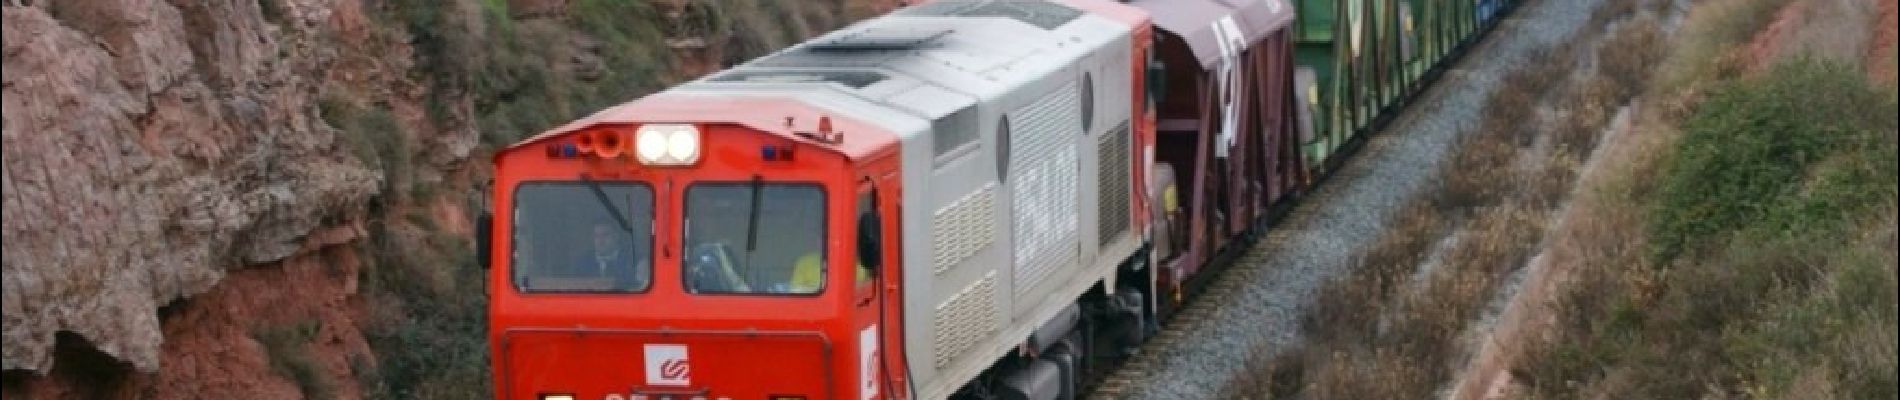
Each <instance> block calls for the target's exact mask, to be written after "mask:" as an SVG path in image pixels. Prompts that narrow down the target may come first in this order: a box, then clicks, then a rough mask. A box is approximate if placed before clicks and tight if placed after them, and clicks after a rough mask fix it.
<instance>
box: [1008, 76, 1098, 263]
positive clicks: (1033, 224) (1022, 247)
mask: <svg viewBox="0 0 1900 400" xmlns="http://www.w3.org/2000/svg"><path fill="white" fill-rule="evenodd" d="M1077 97H1078V96H1077V93H1076V85H1075V84H1073V83H1071V84H1069V85H1065V86H1063V87H1062V88H1061V89H1058V90H1056V91H1055V92H1053V93H1050V94H1049V95H1048V96H1045V97H1043V98H1042V99H1039V100H1037V101H1036V102H1035V103H1031V104H1030V105H1029V106H1027V107H1023V108H1022V109H1021V110H1019V111H1017V112H1016V113H1013V114H1011V116H1010V120H1011V125H1012V126H1011V129H1010V131H1011V133H1010V139H1009V140H1010V152H1009V178H1008V182H1009V189H1010V196H1011V197H1010V200H1011V207H1012V210H1011V217H1012V219H1011V222H1012V229H1013V231H1012V233H1013V234H1014V235H1015V248H1014V254H1013V257H1012V259H1013V261H1014V265H1015V269H1014V270H1013V271H1014V274H1013V276H1012V278H1013V280H1012V281H1011V285H1012V287H1014V288H1015V292H1016V294H1017V295H1021V294H1022V293H1023V292H1025V291H1028V290H1031V289H1033V288H1035V287H1036V285H1037V284H1038V283H1041V281H1042V280H1043V279H1044V278H1046V277H1048V276H1049V273H1050V272H1053V271H1054V269H1055V268H1058V267H1060V266H1063V265H1069V264H1071V263H1072V262H1073V260H1074V259H1075V257H1076V254H1077V250H1078V249H1079V247H1077V246H1078V243H1077V239H1076V229H1077V228H1076V226H1077V219H1078V218H1076V215H1077V214H1078V213H1079V212H1080V211H1079V210H1076V209H1075V208H1076V191H1077V189H1076V174H1077V172H1078V171H1077V168H1078V167H1077V163H1078V160H1077V156H1076V146H1075V142H1074V140H1075V138H1077V137H1080V135H1081V134H1082V125H1081V109H1080V105H1079V104H1077V103H1076V101H1077Z"/></svg>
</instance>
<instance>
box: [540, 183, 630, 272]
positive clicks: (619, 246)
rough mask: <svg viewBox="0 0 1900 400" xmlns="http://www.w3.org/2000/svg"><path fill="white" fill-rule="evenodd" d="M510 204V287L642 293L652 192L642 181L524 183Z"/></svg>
mask: <svg viewBox="0 0 1900 400" xmlns="http://www.w3.org/2000/svg"><path fill="white" fill-rule="evenodd" d="M514 207H515V209H514V233H513V235H514V246H513V247H514V256H513V258H512V260H513V267H512V268H513V270H512V272H513V280H514V283H515V287H516V288H518V289H520V290H522V291H526V292H640V291H645V290H646V289H647V287H648V286H650V284H651V283H652V282H651V281H652V273H653V272H652V271H653V269H652V267H651V265H652V264H651V263H650V260H651V259H652V257H650V255H651V254H653V252H652V251H650V250H651V249H652V242H653V241H652V234H653V227H652V226H653V191H652V189H650V188H648V187H647V186H646V185H641V184H630V183H622V182H611V183H610V182H560V183H554V182H534V183H525V184H522V185H521V186H520V188H518V189H516V190H515V198H514ZM609 207H611V208H609Z"/></svg>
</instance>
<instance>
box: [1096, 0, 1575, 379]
mask: <svg viewBox="0 0 1900 400" xmlns="http://www.w3.org/2000/svg"><path fill="white" fill-rule="evenodd" d="M1600 3H1601V2H1600V1H1596V0H1575V1H1572V0H1564V1H1532V2H1529V3H1526V4H1524V5H1522V6H1521V7H1519V8H1520V9H1519V10H1513V11H1512V13H1511V14H1510V15H1507V16H1506V17H1505V18H1502V19H1501V20H1500V21H1499V23H1497V24H1494V25H1492V26H1489V27H1485V30H1486V32H1485V33H1484V34H1483V35H1484V36H1483V37H1482V38H1480V40H1477V41H1474V42H1472V43H1471V44H1470V45H1469V46H1467V48H1461V49H1458V50H1457V52H1458V53H1459V54H1458V55H1457V56H1456V57H1458V59H1457V60H1456V61H1454V62H1452V63H1448V64H1446V68H1443V69H1441V70H1438V71H1433V72H1431V73H1429V74H1427V75H1426V77H1425V78H1424V79H1425V83H1426V84H1425V85H1423V86H1421V89H1420V90H1417V91H1415V92H1413V93H1411V94H1408V95H1407V96H1408V99H1406V101H1403V102H1399V103H1397V104H1399V106H1395V107H1392V108H1389V109H1387V110H1383V111H1382V112H1381V113H1380V115H1379V117H1378V118H1379V119H1378V120H1377V121H1376V122H1375V123H1374V124H1372V128H1371V132H1362V133H1361V134H1360V135H1357V136H1356V138H1355V139H1354V140H1353V141H1352V142H1351V143H1348V144H1347V145H1346V147H1345V148H1344V149H1343V150H1342V151H1343V152H1344V154H1345V155H1346V156H1344V157H1334V158H1333V159H1334V160H1339V161H1340V162H1338V163H1335V164H1334V165H1329V166H1328V168H1327V172H1326V173H1325V174H1323V175H1321V176H1320V177H1318V178H1317V179H1318V180H1319V182H1315V185H1313V189H1312V190H1310V191H1308V192H1307V193H1303V194H1301V195H1300V196H1298V197H1296V198H1294V199H1292V200H1290V201H1287V202H1283V203H1282V204H1281V205H1280V206H1278V207H1276V209H1275V210H1274V212H1271V213H1268V215H1267V216H1265V217H1264V218H1262V219H1261V220H1260V221H1257V222H1256V223H1255V225H1254V227H1253V228H1252V230H1251V231H1250V233H1249V234H1248V235H1247V236H1246V237H1243V238H1242V240H1240V241H1238V242H1236V243H1235V244H1234V245H1232V246H1229V248H1228V249H1226V250H1224V252H1225V254H1221V255H1220V256H1219V257H1218V258H1217V259H1216V261H1215V263H1214V264H1212V265H1211V267H1212V268H1215V271H1214V272H1213V273H1208V274H1202V277H1203V278H1202V279H1200V280H1198V281H1193V282H1189V283H1188V284H1189V285H1194V286H1198V287H1199V288H1200V289H1202V290H1195V291H1190V293H1195V294H1194V295H1192V296H1190V297H1189V298H1188V299H1186V303H1187V304H1186V305H1185V306H1183V309H1182V310H1181V311H1180V312H1179V313H1177V314H1175V315H1174V316H1173V317H1171V318H1170V319H1169V320H1167V321H1164V324H1163V325H1162V328H1161V331H1160V332H1159V333H1158V334H1156V336H1154V337H1152V338H1150V339H1149V340H1148V341H1147V342H1146V343H1144V344H1143V345H1142V347H1141V348H1140V350H1139V351H1137V352H1136V353H1135V354H1134V355H1133V356H1131V357H1130V358H1129V359H1126V360H1124V361H1123V362H1122V364H1121V365H1120V366H1119V367H1117V368H1115V369H1114V371H1113V372H1110V373H1108V375H1107V376H1104V377H1101V378H1100V381H1098V382H1096V383H1095V384H1094V385H1091V388H1090V389H1091V390H1090V391H1089V393H1090V394H1089V397H1090V398H1100V399H1122V398H1208V397H1214V396H1218V395H1220V394H1222V393H1224V392H1226V387H1225V386H1226V385H1227V384H1228V382H1229V381H1231V380H1232V379H1233V378H1235V377H1236V374H1237V373H1239V372H1241V371H1243V368H1244V364H1245V362H1246V361H1247V360H1248V359H1249V358H1250V357H1252V354H1251V353H1252V352H1253V351H1254V350H1255V349H1256V348H1260V347H1261V346H1260V345H1261V344H1263V343H1264V344H1267V345H1268V347H1270V348H1271V349H1270V350H1269V351H1278V350H1277V349H1280V348H1287V347H1294V346H1298V345H1299V341H1300V338H1299V335H1300V334H1299V332H1298V329H1299V326H1298V322H1299V320H1300V319H1302V318H1303V316H1304V315H1305V313H1304V312H1303V311H1304V310H1305V309H1307V306H1308V303H1307V302H1308V301H1310V297H1311V296H1310V295H1311V294H1312V293H1315V292H1316V291H1317V288H1318V286H1319V284H1320V283H1323V282H1325V281H1326V280H1327V279H1329V278H1330V277H1332V276H1337V275H1338V274H1340V273H1341V272H1342V271H1343V270H1344V269H1346V268H1349V267H1350V262H1349V261H1350V258H1351V257H1353V256H1354V255H1356V254H1357V251H1356V247H1357V245H1359V244H1360V243H1364V242H1365V241H1369V240H1371V238H1372V237H1375V236H1376V235H1377V233H1378V232H1380V231H1382V230H1383V229H1382V228H1383V225H1384V220H1385V219H1386V216H1387V215H1389V214H1390V213H1391V212H1393V211H1395V210H1396V209H1397V208H1398V205H1399V204H1400V203H1402V202H1403V200H1404V199H1406V198H1409V197H1411V194H1412V193H1413V192H1414V191H1415V190H1416V189H1417V188H1419V187H1422V186H1423V185H1424V182H1423V181H1424V180H1425V179H1426V178H1427V174H1425V173H1423V172H1424V171H1435V170H1436V169H1437V164H1438V162H1439V161H1440V160H1442V158H1443V157H1442V156H1443V155H1444V154H1447V153H1448V149H1449V148H1450V147H1451V145H1452V144H1453V143H1456V142H1457V139H1458V138H1460V137H1462V136H1463V131H1464V130H1465V129H1464V125H1465V124H1464V122H1463V121H1473V120H1476V118H1474V116H1475V115H1477V114H1478V113H1479V112H1481V108H1482V104H1483V99H1484V98H1486V97H1489V93H1490V92H1491V89H1492V88H1493V86H1494V84H1495V81H1496V77H1498V76H1501V75H1503V74H1502V71H1508V70H1509V69H1513V68H1517V67H1518V66H1520V65H1523V64H1524V63H1526V62H1536V61H1538V60H1531V59H1529V58H1532V57H1535V54H1536V51H1535V50H1537V49H1539V48H1544V47H1550V46H1551V45H1552V44H1554V43H1556V42H1557V41H1560V40H1562V39H1564V38H1568V37H1570V36H1572V35H1574V34H1575V33H1576V31H1577V28H1578V27H1580V26H1581V25H1582V23H1583V22H1584V21H1585V20H1587V15H1589V14H1590V12H1589V11H1590V10H1591V9H1594V8H1595V7H1596V6H1597V5H1599V4H1600ZM1440 78H1445V79H1443V80H1441V79H1440ZM1362 151H1364V152H1365V153H1366V154H1360V153H1361V152H1362ZM1242 318H1245V320H1243V319H1242ZM1256 322H1257V323H1256ZM1247 328H1255V329H1251V332H1250V333H1251V335H1250V336H1251V337H1238V338H1237V337H1233V336H1249V335H1246V334H1245V333H1247V332H1246V331H1250V329H1247ZM1223 330H1224V331H1223ZM1215 342H1219V343H1215Z"/></svg>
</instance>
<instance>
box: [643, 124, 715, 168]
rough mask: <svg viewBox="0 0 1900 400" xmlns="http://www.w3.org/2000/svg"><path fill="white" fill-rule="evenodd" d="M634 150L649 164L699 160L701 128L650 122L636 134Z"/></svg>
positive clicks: (677, 163)
mask: <svg viewBox="0 0 1900 400" xmlns="http://www.w3.org/2000/svg"><path fill="white" fill-rule="evenodd" d="M635 136H636V139H634V140H635V141H636V143H635V147H637V148H635V149H634V152H635V153H637V154H639V156H640V163H642V164H647V165H686V164H692V163H694V162H697V161H699V128H697V127H694V126H692V125H681V124H649V125H642V126H640V130H639V131H638V133H636V134H635Z"/></svg>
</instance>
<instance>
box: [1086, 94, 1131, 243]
mask: <svg viewBox="0 0 1900 400" xmlns="http://www.w3.org/2000/svg"><path fill="white" fill-rule="evenodd" d="M1098 146H1099V147H1098V148H1099V150H1098V151H1097V152H1096V157H1097V158H1096V160H1099V161H1100V162H1099V163H1098V165H1099V168H1098V169H1097V171H1096V172H1097V174H1096V176H1098V177H1100V179H1099V180H1098V181H1096V185H1095V187H1096V189H1097V190H1100V193H1099V196H1097V197H1096V199H1098V201H1100V202H1101V204H1100V205H1099V206H1098V207H1096V209H1097V210H1099V211H1100V213H1101V214H1099V218H1098V219H1096V221H1098V222H1097V227H1098V228H1100V230H1099V231H1098V232H1097V233H1098V234H1099V235H1100V236H1099V237H1098V238H1099V239H1100V242H1101V243H1098V245H1101V246H1104V247H1106V246H1108V244H1109V243H1110V242H1113V241H1114V240H1115V238H1116V237H1117V236H1120V235H1121V234H1122V233H1123V232H1125V231H1127V230H1128V220H1129V218H1130V217H1129V215H1128V198H1129V196H1131V193H1129V191H1128V184H1129V182H1128V180H1129V178H1128V170H1129V168H1131V167H1130V166H1129V163H1128V157H1129V154H1128V153H1130V152H1132V151H1133V150H1132V149H1129V148H1128V121H1122V122H1121V124H1119V125H1115V129H1111V130H1109V131H1108V134H1107V135H1102V140H1100V144H1099V145H1098Z"/></svg>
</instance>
